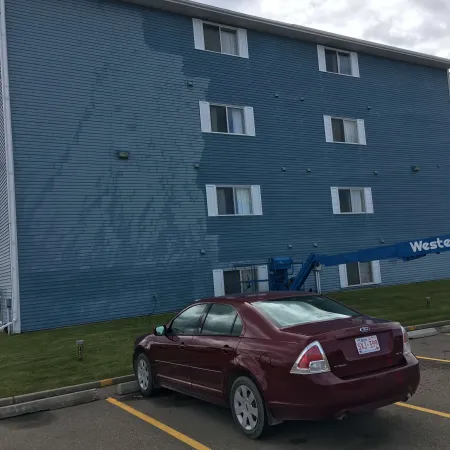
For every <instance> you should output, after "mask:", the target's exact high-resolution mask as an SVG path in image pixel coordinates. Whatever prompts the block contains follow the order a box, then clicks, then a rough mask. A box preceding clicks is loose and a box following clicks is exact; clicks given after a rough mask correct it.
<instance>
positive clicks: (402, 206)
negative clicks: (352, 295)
mask: <svg viewBox="0 0 450 450" xmlns="http://www.w3.org/2000/svg"><path fill="white" fill-rule="evenodd" d="M0 6H1V10H0V12H1V58H0V59H1V78H2V80H1V88H2V89H1V101H2V106H3V107H2V109H1V112H2V118H1V120H0V294H1V296H0V298H1V300H0V302H1V304H2V309H1V314H2V317H1V320H2V322H3V323H7V322H12V325H11V330H12V332H14V333H20V332H27V331H33V330H39V329H47V328H55V327H62V326H69V325H76V324H81V323H88V322H96V321H102V320H112V319H118V318H125V317H133V316H143V315H147V314H151V313H152V312H153V313H158V312H166V311H176V310H179V309H180V308H182V307H184V306H185V305H187V304H188V303H190V302H192V301H193V300H195V299H197V298H202V297H208V296H214V295H223V294H229V293H234V292H235V291H236V289H238V290H242V291H252V290H255V289H259V290H266V289H267V286H268V283H267V282H266V281H264V280H266V279H267V277H268V268H267V262H268V260H269V258H272V257H276V256H286V257H288V256H289V257H292V258H293V259H294V260H295V261H299V262H301V261H302V260H304V258H305V257H306V256H307V255H308V254H309V253H311V252H320V253H324V254H335V253H339V252H346V251H355V250H359V249H364V248H370V247H376V246H380V245H389V244H393V243H396V242H399V241H405V240H408V239H417V238H421V237H426V236H434V235H440V234H445V233H447V234H448V233H450V208H449V206H448V205H449V203H448V198H449V195H450V176H449V173H450V151H449V150H450V97H449V82H448V76H447V73H448V69H449V68H450V61H449V60H445V59H442V58H437V57H434V56H429V55H423V54H418V53H414V52H411V51H407V50H403V49H397V48H392V47H388V46H384V45H380V44H376V43H370V42H365V41H360V40H356V39H352V38H346V37H344V36H338V35H334V34H329V33H325V32H322V31H317V30H312V29H308V28H304V27H297V26H293V25H289V24H283V23H278V22H273V21H270V20H266V19H261V18H256V17H251V16H247V15H243V14H239V13H235V12H231V11H226V10H221V9H217V8H213V7H210V6H206V5H199V4H196V3H191V2H188V1H184V0H123V1H122V0H33V1H32V2H30V1H29V0H0ZM448 277H450V254H448V253H447V254H442V255H429V256H427V257H426V258H421V259H418V260H417V261H411V262H408V263H404V262H402V261H400V260H395V261H393V260H392V261H391V260H387V261H372V262H369V263H359V264H358V263H356V264H348V265H344V266H338V267H329V268H325V269H323V271H322V274H321V280H322V289H323V290H324V291H334V290H339V289H341V288H349V287H355V286H366V285H368V286H369V285H380V284H397V283H409V282H416V281H424V280H432V279H440V278H448ZM250 279H258V280H259V281H258V282H257V283H246V282H245V281H246V280H250ZM306 288H307V289H309V288H314V280H313V279H312V277H311V280H308V283H307V286H306Z"/></svg>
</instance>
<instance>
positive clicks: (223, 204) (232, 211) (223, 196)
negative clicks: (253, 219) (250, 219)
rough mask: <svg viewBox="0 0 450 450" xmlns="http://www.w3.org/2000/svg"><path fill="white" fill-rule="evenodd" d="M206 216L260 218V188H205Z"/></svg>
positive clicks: (211, 186) (209, 186) (210, 186)
mask: <svg viewBox="0 0 450 450" xmlns="http://www.w3.org/2000/svg"><path fill="white" fill-rule="evenodd" d="M206 201H207V207H208V216H261V215H262V204H261V188H260V186H215V185H207V186H206Z"/></svg>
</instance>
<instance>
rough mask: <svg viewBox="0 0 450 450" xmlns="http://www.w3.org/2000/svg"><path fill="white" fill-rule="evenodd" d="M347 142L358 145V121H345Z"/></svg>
mask: <svg viewBox="0 0 450 450" xmlns="http://www.w3.org/2000/svg"><path fill="white" fill-rule="evenodd" d="M344 131H345V133H344V134H345V142H349V143H351V144H357V143H358V123H357V122H356V120H344Z"/></svg>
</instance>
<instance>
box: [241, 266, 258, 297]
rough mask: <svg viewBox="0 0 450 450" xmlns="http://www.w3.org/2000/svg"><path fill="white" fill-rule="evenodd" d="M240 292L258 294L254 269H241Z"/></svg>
mask: <svg viewBox="0 0 450 450" xmlns="http://www.w3.org/2000/svg"><path fill="white" fill-rule="evenodd" d="M240 272H241V281H243V283H241V291H242V292H243V293H246V294H248V293H250V292H258V289H257V284H256V280H257V279H258V276H257V274H256V270H254V269H241V271H240Z"/></svg>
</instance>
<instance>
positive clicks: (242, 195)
mask: <svg viewBox="0 0 450 450" xmlns="http://www.w3.org/2000/svg"><path fill="white" fill-rule="evenodd" d="M235 195H236V214H251V213H252V201H251V196H250V189H249V188H236V189H235Z"/></svg>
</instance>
